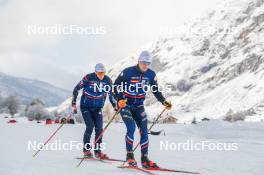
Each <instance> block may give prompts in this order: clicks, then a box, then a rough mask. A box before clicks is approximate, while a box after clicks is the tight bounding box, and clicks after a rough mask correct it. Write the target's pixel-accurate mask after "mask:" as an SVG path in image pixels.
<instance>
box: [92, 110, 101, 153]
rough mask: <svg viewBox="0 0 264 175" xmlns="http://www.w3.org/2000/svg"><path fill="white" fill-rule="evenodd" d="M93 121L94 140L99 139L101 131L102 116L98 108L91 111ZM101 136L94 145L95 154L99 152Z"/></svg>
mask: <svg viewBox="0 0 264 175" xmlns="http://www.w3.org/2000/svg"><path fill="white" fill-rule="evenodd" d="M93 119H94V126H95V140H96V139H97V138H98V137H99V135H100V134H101V132H102V130H103V115H102V109H101V108H98V109H95V110H94V111H93ZM102 139H103V136H101V138H100V139H99V140H98V141H97V142H96V143H95V152H101V148H100V144H101V143H102Z"/></svg>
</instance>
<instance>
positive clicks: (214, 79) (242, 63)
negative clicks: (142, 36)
mask: <svg viewBox="0 0 264 175" xmlns="http://www.w3.org/2000/svg"><path fill="white" fill-rule="evenodd" d="M142 49H148V50H149V51H150V52H152V54H153V56H154V59H153V64H152V67H153V69H154V70H156V71H157V72H158V74H157V75H158V79H159V83H160V84H169V85H171V86H172V90H171V91H169V92H166V96H167V97H168V98H169V99H170V100H171V101H172V102H173V104H174V109H173V111H172V114H173V115H174V116H176V117H177V118H179V119H180V120H181V121H184V122H185V121H190V120H191V119H192V118H193V117H196V118H198V119H201V118H203V117H208V118H219V117H223V116H225V115H226V113H227V112H228V111H230V110H232V111H234V112H239V111H247V110H250V109H254V112H253V113H254V120H258V121H259V120H261V119H263V118H264V113H263V110H261V109H257V108H258V106H261V103H263V101H264V1H263V0H239V1H237V0H226V1H222V2H221V3H220V4H219V5H218V6H217V7H216V8H215V9H214V10H211V11H209V12H208V13H207V14H206V15H204V16H203V17H201V18H199V19H197V20H195V21H190V22H188V23H187V24H185V25H184V26H181V27H179V29H178V33H177V34H176V35H174V36H173V37H162V38H160V39H158V40H157V41H156V42H154V43H153V44H151V45H149V46H148V47H145V48H142ZM142 49H140V50H139V52H140V51H141V50H142ZM139 52H138V53H135V54H134V55H132V56H130V57H127V58H125V59H123V60H121V61H120V62H119V63H117V64H116V65H115V66H113V68H112V69H111V71H110V75H111V76H112V77H113V78H115V77H116V76H117V75H118V74H119V73H120V72H121V71H122V70H123V69H124V68H125V67H127V66H131V65H134V64H136V63H137V56H138V54H139ZM146 104H147V105H148V106H149V108H148V111H149V113H150V116H153V115H156V114H157V113H158V111H160V110H161V107H160V105H158V104H157V103H155V100H154V99H153V96H152V98H150V99H149V100H147V101H146ZM255 113H256V114H255ZM252 119H253V118H252ZM248 120H251V118H250V117H249V118H248Z"/></svg>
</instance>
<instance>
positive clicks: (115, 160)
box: [77, 157, 126, 162]
mask: <svg viewBox="0 0 264 175" xmlns="http://www.w3.org/2000/svg"><path fill="white" fill-rule="evenodd" d="M77 159H79V160H81V159H83V158H82V157H77ZM86 159H88V160H89V159H91V158H85V159H84V160H86ZM93 159H96V160H102V161H110V162H126V161H125V160H120V159H113V158H107V159H97V158H92V160H93Z"/></svg>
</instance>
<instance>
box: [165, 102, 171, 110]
mask: <svg viewBox="0 0 264 175" xmlns="http://www.w3.org/2000/svg"><path fill="white" fill-rule="evenodd" d="M163 105H164V106H165V107H166V109H167V110H170V109H171V108H172V104H171V102H170V101H164V102H163Z"/></svg>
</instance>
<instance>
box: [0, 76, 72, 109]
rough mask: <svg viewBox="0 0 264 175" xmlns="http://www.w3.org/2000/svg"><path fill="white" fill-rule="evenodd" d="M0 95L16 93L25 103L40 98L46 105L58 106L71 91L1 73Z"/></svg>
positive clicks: (5, 95)
mask: <svg viewBox="0 0 264 175" xmlns="http://www.w3.org/2000/svg"><path fill="white" fill-rule="evenodd" d="M0 95H1V96H3V97H7V96H10V95H15V96H17V97H18V98H19V99H20V100H21V101H22V103H25V104H28V103H30V102H31V101H32V100H33V99H35V98H39V99H41V100H42V101H43V102H44V103H45V105H46V106H56V105H58V104H60V103H62V102H63V101H64V100H65V99H67V97H69V96H70V95H71V93H70V92H69V91H66V90H64V89H60V88H57V87H54V86H52V85H50V84H48V83H45V82H42V81H37V80H31V79H26V78H18V77H13V76H9V75H6V74H3V73H0Z"/></svg>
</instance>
